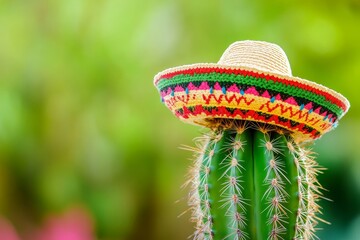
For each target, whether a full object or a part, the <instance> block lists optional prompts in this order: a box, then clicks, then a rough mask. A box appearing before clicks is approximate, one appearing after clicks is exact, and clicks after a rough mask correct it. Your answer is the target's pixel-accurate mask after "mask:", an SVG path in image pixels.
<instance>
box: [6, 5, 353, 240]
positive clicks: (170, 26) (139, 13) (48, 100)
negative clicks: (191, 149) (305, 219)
mask: <svg viewBox="0 0 360 240" xmlns="http://www.w3.org/2000/svg"><path fill="white" fill-rule="evenodd" d="M0 26H1V27H0V215H1V216H2V218H4V219H8V221H9V222H10V223H11V224H12V225H14V227H15V229H16V231H17V232H18V233H19V235H20V236H21V237H22V239H33V238H32V237H31V236H33V234H32V233H33V232H34V231H35V232H36V231H39V230H38V229H41V226H43V225H46V219H47V217H48V216H49V215H50V216H52V215H53V214H55V215H56V214H57V213H58V214H60V213H62V212H64V211H66V210H67V209H71V208H73V207H76V206H80V207H81V208H83V209H86V211H88V214H89V216H90V218H92V219H94V229H95V230H94V231H95V235H96V239H109V240H110V239H186V238H187V236H189V235H190V234H191V233H192V231H193V226H192V224H191V223H190V222H189V221H188V218H189V213H186V214H185V215H184V216H183V217H181V218H177V216H178V215H179V214H181V213H182V212H183V211H184V210H186V208H187V207H186V195H187V189H185V190H182V191H181V190H179V188H180V186H181V184H182V182H184V175H186V172H187V168H188V166H189V164H190V161H188V160H186V159H188V158H190V157H191V156H190V155H191V154H190V153H187V152H184V151H181V150H179V148H178V146H179V145H180V144H183V143H184V144H187V145H191V144H192V143H191V139H192V138H193V137H195V136H198V135H199V128H197V127H194V126H189V125H185V124H183V123H181V122H180V121H178V120H177V119H175V118H174V117H173V116H171V114H170V112H169V111H168V110H167V109H166V108H165V107H164V106H162V105H161V104H160V101H159V96H158V93H157V92H156V90H155V88H154V87H153V85H152V78H153V76H154V75H155V74H156V72H158V71H160V70H163V69H165V68H167V67H172V66H177V65H181V64H189V63H195V62H217V61H218V59H219V57H220V56H221V54H222V52H223V51H224V50H225V49H226V47H227V46H228V45H229V44H230V43H232V42H234V41H236V40H242V39H257V40H265V41H270V42H274V43H277V44H279V45H280V46H282V47H283V49H284V50H285V51H286V53H287V54H288V57H289V59H290V62H291V64H292V69H293V75H295V76H300V77H302V78H306V79H310V80H313V81H316V82H318V83H320V84H324V85H326V86H328V87H330V88H333V89H335V90H338V91H340V92H341V93H342V94H344V95H345V96H346V97H348V98H349V100H350V102H351V104H352V108H351V109H350V112H349V113H348V115H347V116H346V117H345V118H344V119H343V120H342V121H341V123H340V126H339V127H338V129H337V130H336V131H334V132H332V133H329V134H328V135H327V136H324V137H323V138H322V139H321V140H319V141H318V142H317V144H316V145H315V150H316V151H317V152H318V153H319V157H318V160H319V162H320V163H321V164H322V165H323V166H324V167H326V168H328V169H329V170H328V171H326V172H325V174H324V175H323V176H321V179H320V180H321V182H322V183H323V184H324V186H325V187H326V188H327V189H329V190H330V192H328V193H326V196H327V197H329V198H330V199H333V200H334V201H333V202H328V201H324V202H323V205H324V211H323V212H324V218H325V219H326V220H328V221H330V222H332V225H322V226H321V227H322V228H323V230H322V231H319V236H320V237H321V238H322V239H327V240H332V239H334V240H335V239H342V240H344V239H345V240H355V239H358V236H359V234H360V233H359V229H360V206H359V205H360V204H359V203H360V177H359V176H360V174H359V173H360V159H359V156H360V148H359V147H358V146H360V137H359V134H358V133H359V132H360V129H359V128H360V110H359V107H360V98H359V96H358V93H359V92H358V91H359V87H360V81H359V80H360V68H359V66H360V44H359V42H360V32H359V26H360V2H359V1H358V0H344V1H334V0H330V1H325V0H324V1H310V0H304V1H285V0H274V1H264V0H263V1H260V0H255V1H244V0H222V1H220V0H214V1H191V0H182V1H181V0H178V1H175V0H174V1H165V0H147V1H145V0H143V1H131V0H121V1H118V0H103V1H95V0H92V1H91V0H87V1H86V0H58V1H57V0H51V1H45V0H31V1H26V0H0ZM179 199H180V201H179V203H175V202H177V200H179ZM94 237H95V236H94ZM79 240H80V239H79ZM84 240H85V239H84Z"/></svg>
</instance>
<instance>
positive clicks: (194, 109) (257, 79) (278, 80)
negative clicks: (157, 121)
mask: <svg viewBox="0 0 360 240" xmlns="http://www.w3.org/2000/svg"><path fill="white" fill-rule="evenodd" d="M154 84H155V86H156V88H157V89H158V90H159V92H160V95H161V100H162V101H163V102H164V103H165V105H166V106H167V107H168V108H169V109H170V111H171V112H172V113H173V114H175V116H176V117H178V118H179V119H181V120H183V121H185V122H188V123H192V124H197V125H203V126H207V125H208V122H209V120H211V119H218V118H225V119H239V120H246V121H256V122H262V123H267V124H270V125H276V126H279V127H282V128H285V129H287V130H289V131H291V132H293V133H294V135H297V136H299V137H301V138H302V139H304V140H310V139H316V138H319V137H320V136H322V135H323V134H324V133H326V132H328V131H330V130H331V129H333V128H334V127H335V126H337V123H338V121H339V119H340V118H341V117H342V116H343V115H344V114H345V113H346V112H347V111H348V109H349V107H350V104H349V102H348V100H347V99H346V98H345V97H344V96H342V95H341V94H339V93H337V92H336V91H334V90H331V89H329V88H327V87H325V86H322V85H320V84H317V83H314V82H311V81H308V80H305V79H301V78H298V77H293V76H292V74H291V68H290V64H289V61H288V59H287V56H286V54H285V52H284V51H283V50H282V49H281V48H280V47H279V46H277V45H275V44H272V43H268V42H262V41H238V42H235V43H233V44H231V45H230V46H229V47H228V48H227V49H226V50H225V52H224V53H223V55H222V57H221V58H220V61H219V62H218V63H197V64H191V65H184V66H179V67H174V68H170V69H167V70H164V71H162V72H160V73H158V74H157V75H156V76H155V78H154Z"/></svg>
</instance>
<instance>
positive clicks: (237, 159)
mask: <svg viewBox="0 0 360 240" xmlns="http://www.w3.org/2000/svg"><path fill="white" fill-rule="evenodd" d="M154 84H155V86H156V88H157V89H158V90H159V92H160V95H161V100H162V102H163V103H164V104H165V105H166V106H167V107H168V108H169V109H170V110H171V112H172V113H173V114H175V116H176V117H178V118H179V119H181V120H182V121H184V122H187V123H192V124H197V125H201V126H205V127H207V128H208V129H210V131H209V132H206V133H205V134H204V136H203V137H202V138H199V139H198V141H199V142H198V143H197V147H195V148H191V149H192V150H193V151H194V152H195V155H196V159H195V162H194V167H193V168H192V174H191V179H189V183H190V184H191V194H190V198H189V204H190V206H191V208H192V220H193V221H194V222H195V223H196V230H195V232H194V234H193V238H194V239H217V240H221V239H251V240H257V239H258V240H267V239H289V240H290V239H313V238H316V236H315V230H316V227H315V226H316V225H317V224H318V222H319V221H323V220H322V219H321V218H320V217H319V216H318V213H319V210H320V206H319V205H318V204H319V203H318V201H319V200H320V199H321V198H322V194H321V189H322V187H321V185H320V184H319V182H318V181H317V179H316V176H317V174H318V173H319V172H321V168H319V167H318V164H317V162H316V161H315V159H314V154H313V153H312V152H311V150H310V149H309V147H308V146H309V145H311V143H312V142H313V141H314V140H315V139H317V138H319V137H321V136H322V135H323V134H325V133H327V132H328V131H330V130H332V129H333V128H335V127H336V126H337V123H338V121H339V119H340V118H341V117H342V116H343V115H344V114H345V113H346V112H347V111H348V109H349V107H350V104H349V102H348V100H347V99H346V98H345V97H343V96H342V95H341V94H339V93H337V92H335V91H333V90H331V89H329V88H327V87H325V86H322V85H320V84H316V83H314V82H311V81H308V80H305V79H301V78H298V77H294V76H292V74H291V68H290V64H289V61H288V59H287V57H286V55H285V53H284V51H283V50H282V49H281V48H280V47H279V46H277V45H275V44H271V43H267V42H260V41H239V42H235V43H233V44H232V45H230V46H229V47H228V49H226V51H225V52H224V54H223V55H222V57H221V58H220V61H219V62H218V63H216V64H215V63H199V64H192V65H185V66H180V67H175V68H170V69H167V70H165V71H162V72H160V73H158V74H157V75H156V76H155V79H154Z"/></svg>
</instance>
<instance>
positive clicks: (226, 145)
mask: <svg viewBox="0 0 360 240" xmlns="http://www.w3.org/2000/svg"><path fill="white" fill-rule="evenodd" d="M211 129H212V131H211V133H210V134H206V135H205V136H204V137H203V138H202V139H201V141H202V145H200V146H199V148H197V149H196V150H195V151H196V153H197V155H198V156H197V158H196V161H195V166H194V168H193V174H192V178H191V180H190V182H191V183H192V191H191V193H192V194H191V196H190V205H191V207H192V210H193V220H194V221H195V222H196V225H197V226H196V231H195V233H194V239H214V240H221V239H241V240H243V239H264V240H266V239H274V240H275V239H284V240H286V239H289V240H290V239H312V238H314V236H315V235H314V232H315V230H316V229H315V226H316V224H317V223H318V221H319V220H321V219H320V218H319V217H318V216H317V215H316V214H317V213H318V212H319V206H318V204H317V202H318V200H319V199H320V198H321V193H320V190H321V185H320V184H319V183H318V181H317V180H316V175H317V174H318V173H319V171H320V169H319V168H318V165H317V163H316V162H315V160H314V158H313V156H312V155H313V154H312V152H311V151H310V150H309V149H307V148H306V147H304V146H302V145H300V144H299V143H298V142H297V141H296V139H294V138H293V137H292V135H291V134H290V133H289V132H287V131H286V130H283V129H279V128H274V127H270V126H268V125H259V124H252V125H250V124H249V123H245V122H241V121H237V120H215V121H213V123H211Z"/></svg>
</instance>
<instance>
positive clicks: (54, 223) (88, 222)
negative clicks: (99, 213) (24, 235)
mask: <svg viewBox="0 0 360 240" xmlns="http://www.w3.org/2000/svg"><path fill="white" fill-rule="evenodd" d="M93 225H94V224H93V221H92V218H91V216H90V214H89V213H88V212H87V211H86V210H85V209H82V208H74V209H70V210H69V211H67V212H65V213H63V214H61V215H56V216H49V217H48V219H47V220H46V222H45V224H44V226H43V228H42V229H40V232H38V235H37V237H36V240H93V239H94V235H93V234H94V227H93Z"/></svg>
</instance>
